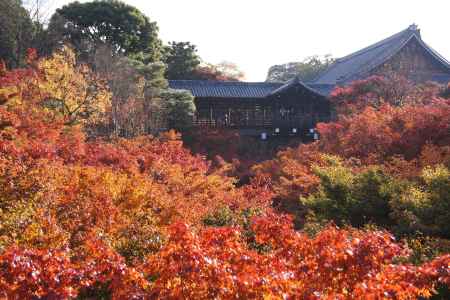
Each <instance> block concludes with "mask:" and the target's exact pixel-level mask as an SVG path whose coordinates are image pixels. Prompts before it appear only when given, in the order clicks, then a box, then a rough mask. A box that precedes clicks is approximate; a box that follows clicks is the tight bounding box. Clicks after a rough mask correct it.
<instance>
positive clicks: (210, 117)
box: [209, 106, 213, 127]
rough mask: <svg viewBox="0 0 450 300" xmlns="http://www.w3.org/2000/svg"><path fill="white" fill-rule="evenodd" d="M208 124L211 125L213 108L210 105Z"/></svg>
mask: <svg viewBox="0 0 450 300" xmlns="http://www.w3.org/2000/svg"><path fill="white" fill-rule="evenodd" d="M209 123H210V124H209V126H211V127H212V126H213V108H212V106H210V107H209Z"/></svg>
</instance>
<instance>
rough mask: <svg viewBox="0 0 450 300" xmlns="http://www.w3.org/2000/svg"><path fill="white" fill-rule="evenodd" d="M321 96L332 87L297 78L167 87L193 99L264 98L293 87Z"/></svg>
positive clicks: (171, 84)
mask: <svg viewBox="0 0 450 300" xmlns="http://www.w3.org/2000/svg"><path fill="white" fill-rule="evenodd" d="M294 85H299V86H302V87H304V88H305V89H307V90H309V91H311V92H312V93H316V94H319V95H322V96H326V95H328V94H329V93H330V91H331V89H332V88H333V87H334V86H329V85H320V84H311V85H309V84H306V83H303V82H302V81H300V80H299V79H298V78H297V77H296V78H294V79H291V80H290V81H288V82H286V83H281V82H240V81H210V80H169V87H170V88H171V89H176V90H188V91H190V92H191V93H192V95H193V96H194V97H197V98H202V97H212V98H252V99H254V98H265V97H267V96H270V95H274V94H276V93H281V92H282V91H284V90H286V89H288V88H290V87H292V86H294Z"/></svg>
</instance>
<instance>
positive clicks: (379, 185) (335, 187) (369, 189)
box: [300, 157, 402, 227]
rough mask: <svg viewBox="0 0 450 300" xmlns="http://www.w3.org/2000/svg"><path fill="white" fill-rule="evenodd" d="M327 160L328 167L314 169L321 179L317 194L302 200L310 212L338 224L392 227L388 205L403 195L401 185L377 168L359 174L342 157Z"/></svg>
mask: <svg viewBox="0 0 450 300" xmlns="http://www.w3.org/2000/svg"><path fill="white" fill-rule="evenodd" d="M328 160H329V162H330V165H329V166H327V167H315V168H314V172H315V174H316V175H317V176H318V177H319V178H320V180H321V183H320V186H319V188H318V191H317V192H316V193H314V194H312V195H310V196H309V197H307V198H301V199H300V201H301V202H302V203H303V204H304V205H305V206H306V207H307V208H308V209H309V210H310V212H311V213H314V214H315V216H316V217H317V218H319V219H327V220H333V221H334V222H335V223H336V224H338V225H342V224H350V225H352V226H356V227H361V226H363V225H364V224H367V223H373V224H376V225H382V226H389V225H391V224H392V220H391V219H390V213H391V209H390V205H389V203H390V201H391V200H392V199H393V198H394V197H395V196H396V195H398V194H399V193H400V191H401V189H402V187H401V184H400V183H398V182H395V180H394V179H392V178H391V177H390V176H388V175H387V174H385V173H384V172H383V171H382V169H381V168H379V167H376V166H374V167H370V168H368V169H366V170H364V171H362V172H359V173H356V172H354V171H353V170H352V169H351V168H349V167H347V166H345V165H344V164H343V162H342V160H340V159H339V158H336V157H328Z"/></svg>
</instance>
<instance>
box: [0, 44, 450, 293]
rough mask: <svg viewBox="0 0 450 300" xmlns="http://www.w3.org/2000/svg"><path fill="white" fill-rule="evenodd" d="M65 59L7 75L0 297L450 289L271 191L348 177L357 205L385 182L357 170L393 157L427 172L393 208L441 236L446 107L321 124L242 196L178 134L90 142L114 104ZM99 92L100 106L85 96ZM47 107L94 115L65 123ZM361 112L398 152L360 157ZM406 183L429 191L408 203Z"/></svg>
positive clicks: (436, 269)
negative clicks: (316, 222)
mask: <svg viewBox="0 0 450 300" xmlns="http://www.w3.org/2000/svg"><path fill="white" fill-rule="evenodd" d="M65 55H68V54H63V53H57V54H55V55H54V56H52V57H50V58H46V59H38V58H37V57H36V53H35V52H34V51H29V55H28V62H29V66H28V67H26V68H23V69H15V70H8V69H6V68H5V67H4V66H2V67H1V68H0V74H1V77H0V210H1V214H0V298H6V299H36V298H44V299H45V298H46V299H68V298H76V297H79V298H101V297H103V298H111V299H129V298H135V299H146V298H147V299H148V298H160V299H175V298H176V299H179V298H184V299H192V298H195V299H211V298H220V299H242V298H273V299H283V298H300V299H320V298H322V299H327V298H328V299H336V298H337V299H365V298H367V297H372V298H396V299H411V298H417V297H419V296H421V297H430V296H431V295H433V294H434V293H435V290H436V289H437V288H438V287H440V286H448V285H449V284H450V282H449V281H450V269H449V263H450V257H449V255H441V256H439V257H436V258H435V259H433V260H429V261H426V262H422V261H421V262H416V261H414V257H411V256H410V251H409V249H408V248H407V247H406V246H405V245H402V244H400V243H397V242H396V241H395V239H394V237H393V236H392V235H391V234H390V233H388V232H386V231H380V230H361V229H359V230H358V229H352V228H338V227H336V226H334V225H331V224H329V225H326V226H325V227H324V228H322V229H321V230H320V231H318V232H317V233H316V234H315V235H313V236H310V235H308V234H306V233H305V232H301V231H297V230H294V228H293V226H294V224H293V220H292V217H290V216H285V215H282V214H279V213H275V212H274V210H273V209H272V200H273V198H274V196H275V199H276V200H277V199H278V200H280V199H289V200H290V201H291V202H292V203H294V202H295V201H297V202H298V201H299V197H300V195H302V196H304V197H307V196H308V195H317V193H320V192H321V191H322V192H323V188H324V187H326V186H325V185H324V184H323V180H324V178H331V179H333V178H334V179H340V180H341V179H342V180H343V179H345V178H349V183H348V188H349V189H350V190H351V191H353V192H352V193H353V194H352V195H353V196H354V195H357V194H358V193H359V192H363V191H364V192H366V193H369V191H366V190H369V187H373V186H374V185H375V183H379V186H382V185H383V184H385V182H384V181H383V180H381V179H383V178H381V177H378V175H379V174H378V173H370V172H369V171H367V170H368V168H367V166H366V165H365V163H367V164H368V163H369V162H373V161H374V162H377V163H378V162H380V161H381V160H382V158H391V160H390V161H389V165H387V164H386V165H380V166H379V167H380V170H382V171H383V172H386V174H389V172H397V171H396V170H398V169H401V170H404V169H405V164H407V163H410V162H411V161H413V162H414V164H415V168H417V169H419V170H420V172H421V174H422V175H419V177H417V176H416V177H417V178H419V179H417V178H416V179H417V180H418V181H417V182H414V184H415V185H410V186H408V189H405V190H404V191H405V194H404V197H403V198H399V200H398V202H393V203H395V204H396V205H397V206H395V207H398V208H399V211H404V208H407V211H408V212H409V213H410V214H409V215H408V216H413V217H415V218H416V219H417V220H420V221H421V222H420V224H419V225H420V226H422V227H424V228H429V229H430V230H432V231H433V230H435V229H436V228H438V229H440V230H442V231H444V230H447V227H445V224H443V223H442V222H444V223H445V220H444V218H445V217H442V218H439V214H436V212H439V211H441V209H446V210H448V209H447V208H446V206H445V205H446V202H445V199H446V198H445V197H446V196H445V193H446V192H447V193H448V187H447V186H448V169H446V168H447V167H446V165H445V164H444V165H443V160H444V158H445V157H448V153H449V152H448V149H447V148H445V147H446V146H448V143H447V140H445V138H446V135H445V133H444V131H445V130H446V128H447V127H445V126H446V124H445V122H446V120H447V119H446V118H447V113H448V104H446V103H445V102H442V101H432V102H430V103H428V104H426V105H421V106H404V107H391V106H386V107H381V108H380V110H374V109H367V110H366V111H363V112H362V115H354V116H349V117H348V118H347V119H342V120H338V122H336V123H334V124H329V126H328V127H326V126H324V125H322V127H320V128H319V130H321V135H322V140H321V141H320V142H317V143H313V144H310V145H302V146H300V147H298V148H295V149H294V148H292V149H287V150H286V151H283V152H280V153H279V154H278V155H277V157H276V158H275V159H274V160H272V161H267V162H264V163H262V164H260V165H259V166H256V167H255V168H254V170H253V172H254V173H255V174H256V175H255V176H254V177H253V178H251V180H249V182H248V184H242V185H240V186H238V185H237V184H236V183H237V179H236V178H234V177H229V176H226V173H227V172H226V170H224V169H223V168H222V169H221V168H213V167H212V165H211V162H209V161H208V160H206V159H205V158H204V157H202V156H200V155H193V154H192V153H191V152H190V151H189V150H188V149H186V148H185V147H184V146H183V142H182V141H181V138H180V135H179V134H177V133H176V132H175V131H169V132H166V133H164V134H161V135H160V136H159V137H153V136H137V137H134V138H130V139H125V138H119V137H103V138H99V137H97V138H95V137H94V136H89V135H88V134H87V132H88V133H89V131H88V128H89V126H90V124H92V123H91V122H93V123H96V122H102V118H103V116H104V115H103V114H104V113H106V116H105V117H106V118H107V117H108V109H109V108H108V105H109V103H110V102H109V99H110V98H109V97H110V95H109V92H108V90H107V89H106V86H104V85H103V84H102V82H101V80H100V79H99V78H97V77H96V76H94V75H93V74H91V73H90V72H91V71H89V70H88V69H78V68H86V67H85V66H83V67H81V66H78V65H76V64H75V62H74V61H73V60H72V58H71V56H70V55H69V56H65ZM92 86H94V87H96V88H95V89H96V93H94V94H92V95H96V96H95V97H97V98H98V99H99V100H101V101H100V102H92V101H86V95H87V94H86V93H90V91H91V90H92ZM99 91H101V92H102V93H97V92H99ZM63 96H64V97H63ZM49 99H59V100H64V101H66V105H67V106H68V107H69V108H70V107H78V106H79V105H80V104H82V105H86V106H85V108H80V110H84V109H86V110H84V111H86V112H93V111H95V112H98V114H97V113H87V114H84V113H80V114H77V113H68V112H70V111H73V110H72V109H70V110H66V111H62V110H60V109H59V107H57V106H55V105H49V103H48V101H49ZM72 105H73V106H72ZM98 105H100V106H98ZM377 113H378V114H385V115H386V116H385V117H384V118H382V117H381V116H378V115H377ZM416 114H419V115H420V118H412V117H410V116H411V115H414V116H416ZM369 116H375V117H376V118H374V119H373V123H374V124H373V125H371V126H375V127H377V126H378V127H379V126H382V125H380V124H378V123H377V122H379V123H382V122H381V121H380V120H382V121H383V122H384V121H385V120H387V127H386V129H385V130H387V131H388V132H390V134H392V135H393V136H394V135H395V136H400V138H401V142H398V141H395V140H394V139H392V143H385V144H384V145H383V147H380V148H377V147H373V148H370V147H369V148H367V150H364V151H363V150H361V149H358V148H356V147H357V146H358V144H357V145H356V146H355V145H351V144H350V143H346V142H345V138H344V137H346V136H347V135H348V136H358V134H359V133H356V132H355V129H358V130H362V129H360V128H359V127H357V126H356V127H355V125H354V124H352V123H351V122H355V120H358V119H357V118H361V120H368V119H369ZM85 117H86V118H85ZM339 122H340V123H339ZM346 122H347V123H346ZM398 124H403V125H404V126H399V125H398ZM405 124H407V125H405ZM338 125H339V126H338ZM434 127H436V128H434ZM383 128H384V127H383ZM433 128H434V131H433V130H432V129H433ZM327 130H329V131H330V132H327ZM333 130H334V138H335V139H333V135H332V133H331V132H332V131H333ZM415 132H417V133H415ZM425 134H428V136H427V137H426V138H423V135H425ZM217 142H218V143H219V144H220V142H221V141H220V140H219V141H217ZM361 143H362V142H361ZM416 144H417V145H416ZM363 146H364V145H363V144H359V147H363ZM412 146H414V147H412ZM325 154H327V155H325ZM329 154H334V155H340V156H342V157H341V158H334V159H335V160H334V161H333V159H332V158H331V156H330V155H329ZM397 154H404V156H403V157H402V158H398V159H397V160H396V161H394V158H396V156H395V155H397ZM336 159H337V160H339V161H340V165H339V166H338V167H336V165H335V164H336ZM414 160H417V162H415V161H414ZM363 162H364V163H363ZM426 166H428V167H426ZM333 170H334V171H336V170H341V171H342V172H341V171H340V172H336V174H335V176H334V177H332V176H331V175H333V173H330V172H331V171H333ZM360 172H362V173H360ZM364 172H366V173H364ZM405 173H406V172H405ZM339 174H347V175H348V176H347V177H345V176H344V177H345V178H340V177H339ZM380 176H381V175H380ZM386 176H387V175H386ZM338 177H339V178H338ZM355 178H356V179H355ZM380 178H381V179H380ZM331 179H330V180H331ZM334 179H333V180H334ZM446 180H447V181H446ZM355 182H356V183H358V184H357V186H356V187H354V186H353V185H352V184H353V183H355ZM364 184H365V185H364ZM366 186H367V189H366ZM414 187H416V188H422V189H423V194H417V193H416V194H414V193H413V194H414V195H416V196H418V198H414V199H413V198H411V197H409V198H408V194H407V192H411V193H412V192H414ZM358 188H359V189H358ZM380 190H381V188H380ZM360 196H361V195H360ZM363 196H364V195H362V196H361V198H365V197H363ZM419 196H420V197H419ZM355 197H356V196H355ZM358 199H359V198H358ZM405 199H407V200H410V199H412V200H411V201H410V202H408V201H404V200H405ZM413 200H414V201H413ZM416 200H417V201H416ZM419 200H420V201H419ZM390 202H391V201H390ZM429 203H438V206H432V205H431V206H427V205H428V204H429ZM423 205H425V206H426V208H427V209H425V210H423V209H422V208H423ZM395 207H394V208H395ZM437 208H439V209H437ZM430 216H431V217H432V218H433V220H434V221H435V223H430V222H429V221H428V219H429V218H430ZM401 220H405V223H407V224H408V226H409V223H408V222H409V221H411V220H413V219H408V218H403V219H401ZM443 220H444V221H443ZM415 224H417V223H415ZM410 261H414V262H416V263H417V264H416V265H413V264H411V263H410Z"/></svg>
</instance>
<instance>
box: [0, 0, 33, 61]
mask: <svg viewBox="0 0 450 300" xmlns="http://www.w3.org/2000/svg"><path fill="white" fill-rule="evenodd" d="M32 36H33V23H32V21H31V19H30V16H29V14H28V12H27V10H26V9H25V8H24V7H22V5H21V1H20V0H1V1H0V59H2V60H4V61H5V62H6V64H7V65H9V66H11V67H17V66H21V65H22V64H23V63H24V61H25V54H26V50H27V48H28V47H31V43H30V41H31V39H32Z"/></svg>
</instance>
